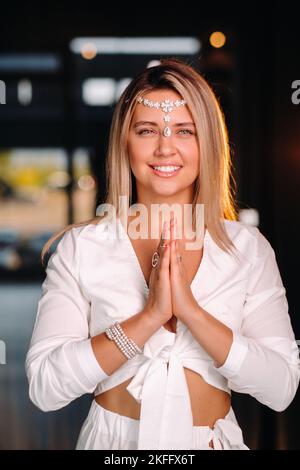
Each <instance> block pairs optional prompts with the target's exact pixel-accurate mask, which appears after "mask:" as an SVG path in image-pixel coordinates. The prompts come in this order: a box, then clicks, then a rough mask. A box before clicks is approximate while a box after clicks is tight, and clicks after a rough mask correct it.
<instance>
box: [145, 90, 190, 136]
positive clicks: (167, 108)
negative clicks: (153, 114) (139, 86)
mask: <svg viewBox="0 0 300 470" xmlns="http://www.w3.org/2000/svg"><path fill="white" fill-rule="evenodd" d="M137 101H138V103H141V104H143V105H144V106H148V107H149V108H155V109H161V110H162V111H163V112H164V113H165V114H164V121H165V123H166V126H165V128H164V130H163V135H164V136H165V137H170V136H171V134H172V131H171V129H170V127H169V126H168V125H167V123H168V122H170V120H171V117H170V114H169V113H170V112H171V111H173V110H174V109H175V108H179V106H184V105H185V104H186V101H185V100H176V101H171V100H164V101H161V102H159V101H151V100H148V99H147V98H142V97H139V98H138V99H137Z"/></svg>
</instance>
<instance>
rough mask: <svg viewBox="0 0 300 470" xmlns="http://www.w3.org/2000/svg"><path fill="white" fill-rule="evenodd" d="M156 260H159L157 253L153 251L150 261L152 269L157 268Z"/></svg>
mask: <svg viewBox="0 0 300 470" xmlns="http://www.w3.org/2000/svg"><path fill="white" fill-rule="evenodd" d="M158 260H159V253H158V252H157V251H154V253H153V255H152V261H151V264H152V267H153V268H155V266H157V263H158Z"/></svg>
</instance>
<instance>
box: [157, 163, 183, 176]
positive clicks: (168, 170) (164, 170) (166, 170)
mask: <svg viewBox="0 0 300 470" xmlns="http://www.w3.org/2000/svg"><path fill="white" fill-rule="evenodd" d="M151 168H153V170H154V172H155V173H156V174H159V175H162V176H171V175H173V174H175V173H177V172H178V171H179V170H180V168H181V167H180V166H173V165H168V166H153V167H151Z"/></svg>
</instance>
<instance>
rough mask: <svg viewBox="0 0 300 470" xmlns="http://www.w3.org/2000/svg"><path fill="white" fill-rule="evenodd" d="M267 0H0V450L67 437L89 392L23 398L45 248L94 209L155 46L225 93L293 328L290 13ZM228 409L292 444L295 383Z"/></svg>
mask: <svg viewBox="0 0 300 470" xmlns="http://www.w3.org/2000/svg"><path fill="white" fill-rule="evenodd" d="M262 3H263V2H253V1H252V2H243V4H242V3H240V6H237V4H235V3H234V2H229V1H227V2H220V3H218V2H203V1H202V0H199V1H198V6H197V9H194V7H191V4H190V3H189V4H188V3H187V4H183V3H182V2H180V3H179V2H178V3H177V2H174V1H173V2H171V3H168V2H165V3H163V2H160V4H159V5H156V4H155V3H153V2H151V4H150V3H147V4H141V3H138V4H135V3H134V2H123V3H122V5H121V6H118V7H116V6H111V7H109V6H108V5H107V4H104V2H97V3H92V2H90V1H88V0H86V1H85V2H82V3H81V4H80V3H79V4H78V5H76V4H75V2H70V3H69V2H47V1H44V2H36V3H35V2H32V1H26V2H19V3H18V2H14V1H10V2H6V3H5V4H2V5H1V31H0V102H1V105H0V416H1V419H0V449H72V448H74V447H75V443H76V439H77V436H78V433H79V430H80V427H81V425H82V423H83V421H84V419H85V417H86V415H87V412H88V408H89V406H90V402H91V396H88V395H85V396H83V397H81V398H79V399H77V400H75V401H74V402H73V403H72V404H70V405H69V406H67V407H66V408H64V409H62V410H59V411H55V412H48V413H43V412H41V411H39V410H38V409H37V408H35V406H34V405H33V404H32V403H31V402H30V401H29V399H28V385H27V380H26V377H25V372H24V360H25V354H26V351H27V349H28V345H29V341H30V337H31V332H32V327H33V322H34V319H35V315H36V310H37V302H38V300H39V298H40V296H41V284H42V282H43V280H44V278H45V271H44V270H43V268H42V266H41V264H40V262H39V256H40V251H41V249H42V246H43V244H44V243H45V242H46V240H47V239H48V238H49V236H50V235H51V234H52V233H54V232H55V231H57V230H59V229H61V228H63V227H64V226H65V225H66V224H68V223H72V222H79V221H83V220H86V219H89V218H91V217H93V216H94V215H95V213H96V209H97V206H98V205H99V204H100V203H101V202H102V201H103V198H104V194H105V174H104V162H105V153H106V148H107V142H108V140H107V139H108V131H109V126H110V122H111V117H112V112H113V109H114V105H115V102H116V100H117V99H118V97H119V95H120V94H121V92H122V91H123V89H124V88H125V87H126V85H127V84H128V83H129V81H130V80H131V79H132V78H133V77H134V76H135V75H136V74H137V73H139V72H140V71H141V70H142V69H143V68H145V67H146V66H149V65H151V64H155V63H157V61H159V59H161V58H164V57H178V58H182V59H184V60H187V61H188V62H189V63H190V64H192V65H194V66H195V67H196V68H197V69H198V70H199V71H200V72H201V73H202V74H203V75H204V77H205V78H206V79H207V80H208V81H209V83H210V84H211V86H212V87H213V89H214V90H215V92H216V94H217V96H218V98H219V100H220V102H221V105H222V106H223V109H224V113H225V117H226V121H227V125H228V128H229V137H230V142H231V146H232V161H233V167H234V176H235V179H236V181H237V188H238V193H237V200H238V206H239V210H240V211H239V218H240V220H242V221H244V222H246V223H249V224H252V225H256V226H258V227H259V229H260V231H261V232H262V233H263V234H264V235H265V236H266V237H267V239H268V240H269V241H270V243H271V245H272V246H273V248H274V250H275V252H276V257H277V262H278V265H279V268H280V272H281V275H282V279H283V282H284V285H285V287H286V292H287V298H288V302H289V307H290V316H291V320H292V325H293V328H294V331H295V335H296V338H300V320H299V316H298V311H299V310H298V309H299V300H298V297H299V287H298V272H299V248H298V247H299V235H298V234H299V224H300V221H299V209H298V204H299V199H300V198H299V194H300V192H299V183H300V179H299V168H300V104H299V105H297V99H296V98H297V96H296V95H294V99H292V95H293V92H295V89H294V88H293V86H294V87H295V86H296V85H297V84H296V85H295V84H294V85H293V83H294V82H295V81H296V80H299V81H300V36H299V32H298V31H299V12H298V11H296V10H295V4H294V3H289V2H286V1H285V2H273V3H272V5H270V6H269V7H268V9H266V10H263V5H262ZM298 86H299V87H300V82H299V84H298ZM295 93H296V92H295ZM298 98H299V99H298V101H299V100H300V93H298ZM55 246H56V244H54V246H53V249H52V251H53V250H54V249H55ZM233 408H234V410H235V412H236V415H237V418H238V421H239V423H240V425H241V428H242V430H243V434H244V439H245V442H246V444H247V445H248V446H249V447H250V448H251V449H300V431H299V428H298V422H297V421H298V416H299V415H300V414H299V412H300V401H299V393H297V395H296V397H295V399H294V401H293V403H292V404H291V405H290V406H289V408H288V409H287V410H285V411H284V412H281V413H277V412H274V411H272V410H271V409H269V408H267V407H266V406H263V405H261V404H260V403H258V402H257V401H256V400H255V399H254V398H252V397H250V396H245V395H241V394H235V393H234V392H233Z"/></svg>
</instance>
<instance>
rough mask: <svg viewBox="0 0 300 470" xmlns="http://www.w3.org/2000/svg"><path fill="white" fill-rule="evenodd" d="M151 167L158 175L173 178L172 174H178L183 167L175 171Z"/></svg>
mask: <svg viewBox="0 0 300 470" xmlns="http://www.w3.org/2000/svg"><path fill="white" fill-rule="evenodd" d="M150 168H151V169H152V171H153V173H155V174H156V175H157V176H161V177H162V178H172V176H176V175H177V174H178V173H179V171H180V170H181V168H182V167H180V168H178V169H177V170H175V171H169V172H166V171H159V170H156V169H155V168H153V167H152V166H150Z"/></svg>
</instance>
